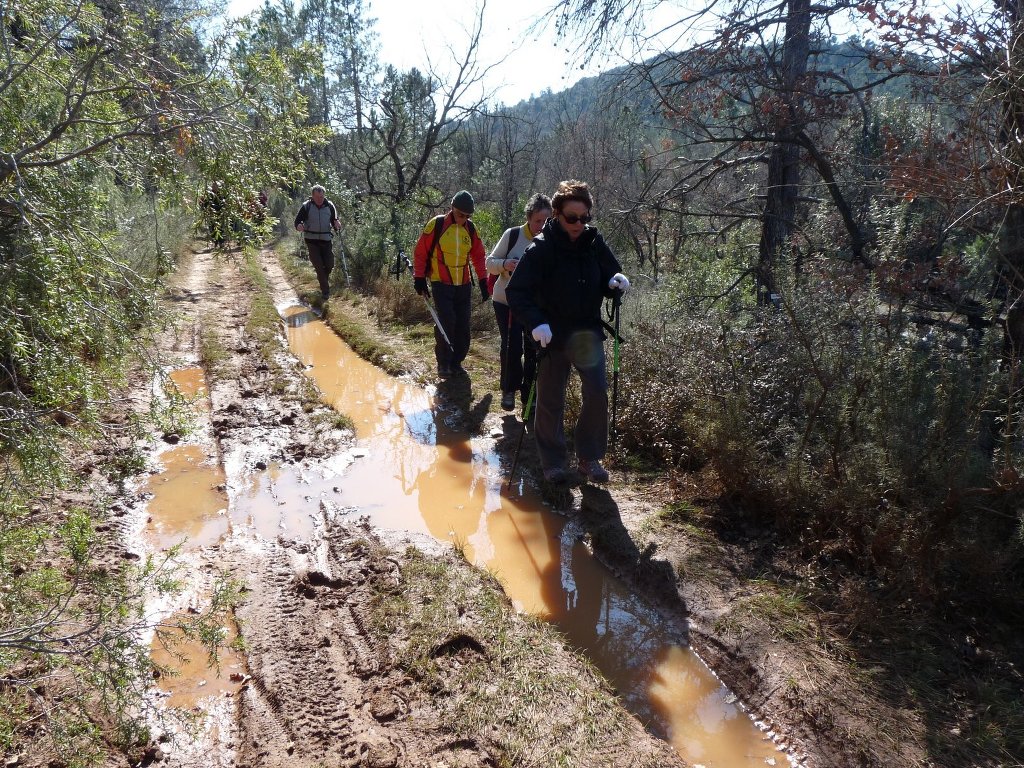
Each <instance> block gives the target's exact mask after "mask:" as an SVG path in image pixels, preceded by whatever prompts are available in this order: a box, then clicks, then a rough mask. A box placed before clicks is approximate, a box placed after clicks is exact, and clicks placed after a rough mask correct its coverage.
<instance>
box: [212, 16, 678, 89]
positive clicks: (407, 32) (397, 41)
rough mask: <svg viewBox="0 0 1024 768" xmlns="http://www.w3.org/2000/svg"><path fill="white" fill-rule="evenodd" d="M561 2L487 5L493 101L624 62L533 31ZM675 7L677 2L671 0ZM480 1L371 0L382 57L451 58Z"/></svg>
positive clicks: (403, 65)
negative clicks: (594, 56) (590, 55)
mask: <svg viewBox="0 0 1024 768" xmlns="http://www.w3.org/2000/svg"><path fill="white" fill-rule="evenodd" d="M553 3H554V0H489V1H488V2H487V3H486V5H485V6H484V33H483V36H482V37H483V42H482V46H481V53H480V56H479V62H480V65H481V67H488V66H491V65H493V67H492V69H491V70H490V71H489V72H488V73H487V75H486V78H485V82H484V86H485V88H486V89H487V91H488V92H489V93H493V96H494V98H493V99H491V101H494V102H499V103H504V104H515V103H517V102H519V101H521V100H523V99H527V98H529V97H530V96H533V95H537V94H540V93H541V92H543V91H544V90H545V89H548V88H550V89H551V90H552V91H555V92H557V91H561V90H564V89H565V88H568V87H569V86H571V85H573V84H574V83H575V82H577V81H578V80H579V79H580V78H582V77H587V76H591V75H596V74H597V73H598V72H600V71H602V70H605V69H610V68H612V67H615V66H618V65H619V64H622V63H624V62H623V60H622V59H619V58H617V57H610V56H606V57H604V58H603V59H601V60H600V61H595V62H591V63H589V64H585V65H584V66H583V68H580V63H581V62H580V61H579V57H578V56H577V55H575V54H574V49H575V43H574V42H573V41H566V40H561V41H560V40H559V39H558V37H557V35H556V33H555V32H554V29H553V25H551V24H548V25H546V26H545V27H544V28H543V29H541V30H535V31H533V32H531V31H530V28H531V26H532V25H534V24H535V23H536V22H537V21H538V20H539V19H540V18H541V17H542V16H543V15H544V14H545V12H546V11H548V10H549V9H550V8H551V6H552V5H553ZM261 4H262V0H229V2H228V12H229V14H230V15H232V16H240V15H244V14H245V13H249V12H251V11H252V10H255V9H256V8H258V7H259V6H260V5H261ZM667 5H669V6H670V5H672V4H671V3H669V4H667ZM479 8H480V0H462V1H461V2H459V1H458V0H369V15H370V16H371V17H373V18H375V19H376V20H377V22H376V24H375V29H376V32H377V36H378V41H379V44H380V54H379V58H380V60H381V62H382V63H385V64H392V65H394V66H396V67H397V68H399V69H410V68H412V67H417V68H419V69H421V70H426V69H427V65H428V52H429V59H430V60H432V61H433V62H434V64H435V66H442V67H443V66H445V65H446V64H449V62H450V61H451V59H452V57H451V55H450V54H449V53H448V49H449V48H450V49H452V50H454V51H455V52H456V53H460V54H461V53H463V52H465V50H466V47H467V44H468V40H469V37H470V31H471V30H472V28H473V23H474V20H475V18H476V13H477V11H478V10H479Z"/></svg>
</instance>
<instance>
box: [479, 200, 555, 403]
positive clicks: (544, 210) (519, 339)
mask: <svg viewBox="0 0 1024 768" xmlns="http://www.w3.org/2000/svg"><path fill="white" fill-rule="evenodd" d="M524 212H525V213H526V223H525V224H523V225H522V226H519V227H511V228H509V229H506V230H505V231H504V232H503V233H502V235H501V239H500V240H498V244H497V245H495V246H494V250H493V251H491V255H490V256H488V257H487V272H488V274H490V275H491V276H493V277H497V279H496V280H494V281H493V284H492V285H493V287H492V289H491V298H492V299H494V316H495V318H496V319H497V321H498V332H499V333H500V334H501V378H500V380H499V381H500V387H501V407H502V408H504V409H505V410H506V411H511V410H512V409H513V408H515V405H516V399H515V398H516V392H519V393H520V398H521V400H522V403H523V406H524V407H525V406H526V400H527V398H528V397H529V394H530V384H531V383H532V382H533V377H534V374H535V372H536V364H537V352H536V348H535V347H534V343H533V338H532V337H531V336H530V329H529V328H527V327H526V326H524V325H522V324H521V323H519V322H518V321H517V320H516V318H515V317H513V316H512V313H511V312H510V311H509V308H508V301H507V300H506V299H505V286H506V285H508V280H509V278H510V277H511V276H512V273H513V272H514V271H515V268H516V265H518V264H519V259H521V258H522V256H523V253H524V252H525V251H526V247H527V246H528V245H529V244H530V243H531V242H532V241H533V236H534V235H535V234H537V233H539V232H540V231H541V228H542V227H543V226H544V222H546V221H547V220H548V217H549V216H551V198H550V197H548V196H547V195H542V194H540V193H539V192H538V193H537V194H535V195H534V196H533V197H531V198H530V201H529V202H528V203H527V204H526V208H525V211H524Z"/></svg>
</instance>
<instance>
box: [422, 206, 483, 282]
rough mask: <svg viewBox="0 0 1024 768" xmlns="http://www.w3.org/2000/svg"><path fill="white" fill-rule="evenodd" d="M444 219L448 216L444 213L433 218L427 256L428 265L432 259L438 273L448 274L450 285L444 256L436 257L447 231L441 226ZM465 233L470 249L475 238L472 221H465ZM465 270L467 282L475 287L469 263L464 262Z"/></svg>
mask: <svg viewBox="0 0 1024 768" xmlns="http://www.w3.org/2000/svg"><path fill="white" fill-rule="evenodd" d="M446 218H448V214H446V213H443V214H441V215H440V216H435V217H434V242H433V243H431V245H430V251H429V255H428V263H429V259H430V258H433V259H434V261H435V262H436V263H437V268H438V270H439V271H440V270H442V269H443V270H444V271H445V272H447V273H448V282H449V283H451V282H452V273H451V270H449V269H448V265H447V264H445V263H444V254H442V255H441V257H440V258H438V256H437V246H438V245H440V244H441V235H443V234H444V233H445V231H447V229H448V227H445V226H443V225H444V220H445V219H446ZM449 226H450V225H449ZM466 231H467V232H469V242H470V247H472V245H473V238H474V237H476V226H474V224H473V220H472V219H468V220H467V221H466ZM465 269H466V270H468V271H469V282H470V285H476V281H474V280H473V269H472V264H470V262H469V261H467V262H466V266H465Z"/></svg>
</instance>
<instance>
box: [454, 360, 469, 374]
mask: <svg viewBox="0 0 1024 768" xmlns="http://www.w3.org/2000/svg"><path fill="white" fill-rule="evenodd" d="M451 370H452V376H469V374H468V373H466V369H465V368H463V367H462V364H461V363H452V366H451Z"/></svg>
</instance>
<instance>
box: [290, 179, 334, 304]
mask: <svg viewBox="0 0 1024 768" xmlns="http://www.w3.org/2000/svg"><path fill="white" fill-rule="evenodd" d="M326 195H327V190H325V189H324V188H323V187H322V186H320V185H319V184H317V185H316V186H314V187H313V189H312V190H311V192H310V196H309V200H307V201H306V202H304V203H303V204H302V206H301V207H300V208H299V212H298V213H296V214H295V229H297V230H298V231H299V232H301V233H302V237H303V239H304V240H305V241H306V248H308V249H309V263H310V264H312V265H313V269H314V270H315V271H316V279H317V281H318V282H319V283H320V296H321V297H322V298H323V300H324V301H327V300H328V299H329V298H330V297H331V288H330V283H329V280H330V277H331V270H332V269H334V253H333V251H332V250H331V233H332V232H337V231H338V230H339V229H341V222H340V221H338V209H337V208H335V207H334V203H332V202H331V201H330V200H328V199H327V197H326Z"/></svg>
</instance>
